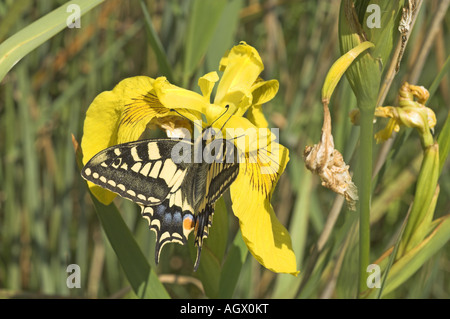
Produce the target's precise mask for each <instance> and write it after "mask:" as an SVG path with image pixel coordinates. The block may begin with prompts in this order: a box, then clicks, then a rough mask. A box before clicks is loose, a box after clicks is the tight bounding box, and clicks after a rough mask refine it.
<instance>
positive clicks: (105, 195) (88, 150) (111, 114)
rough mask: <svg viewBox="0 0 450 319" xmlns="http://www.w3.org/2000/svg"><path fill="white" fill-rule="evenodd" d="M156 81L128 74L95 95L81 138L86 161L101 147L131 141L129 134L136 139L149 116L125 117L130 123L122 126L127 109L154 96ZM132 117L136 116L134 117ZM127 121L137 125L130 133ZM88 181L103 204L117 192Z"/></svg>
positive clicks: (134, 125) (84, 160)
mask: <svg viewBox="0 0 450 319" xmlns="http://www.w3.org/2000/svg"><path fill="white" fill-rule="evenodd" d="M153 81H154V80H153V79H151V78H149V77H145V76H138V77H133V78H128V79H125V80H123V81H121V82H120V83H119V84H117V85H116V86H115V87H114V89H113V90H112V91H106V92H103V93H101V94H100V95H98V96H97V97H96V98H95V99H94V101H93V102H92V103H91V105H90V106H89V108H88V110H87V112H86V119H85V121H84V128H83V137H82V140H81V148H82V150H83V164H86V163H87V162H88V161H89V160H90V159H91V158H92V157H93V156H94V155H95V154H97V153H98V152H100V151H101V150H103V149H105V148H107V147H110V146H112V145H116V144H118V143H122V142H124V141H127V138H128V139H129V140H133V138H134V137H136V136H137V137H139V136H140V135H141V134H142V132H143V131H144V129H145V126H146V125H147V122H148V121H146V120H147V119H146V118H144V119H143V121H139V120H137V119H141V118H140V117H139V116H137V117H134V116H131V117H129V118H128V120H125V122H126V123H122V124H124V127H120V128H119V125H120V123H121V122H124V120H123V119H124V112H126V108H127V105H128V104H129V103H130V102H133V101H137V100H138V101H143V100H146V99H152V96H154V93H153V85H152V84H153ZM136 99H137V100H136ZM138 113H139V112H138ZM125 118H126V117H125ZM132 118H133V119H135V120H134V121H131V120H130V119H132ZM127 125H132V126H133V134H128V132H127V129H126V126H127ZM128 131H129V130H128ZM137 137H136V138H135V139H137ZM88 184H89V187H90V189H91V191H92V193H93V194H94V195H95V196H96V197H97V198H98V199H99V200H100V201H101V202H102V203H103V204H109V203H111V201H112V200H113V199H114V197H115V196H116V195H115V194H114V193H111V192H110V191H107V190H105V189H103V188H101V187H98V186H95V185H94V184H92V183H88Z"/></svg>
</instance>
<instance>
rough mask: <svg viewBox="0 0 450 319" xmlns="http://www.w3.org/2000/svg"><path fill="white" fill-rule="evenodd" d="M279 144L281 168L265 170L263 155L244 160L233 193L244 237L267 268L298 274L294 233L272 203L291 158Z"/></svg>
mask: <svg viewBox="0 0 450 319" xmlns="http://www.w3.org/2000/svg"><path fill="white" fill-rule="evenodd" d="M278 146H279V148H280V150H279V156H278V159H277V163H276V164H277V169H276V170H275V171H274V172H273V171H272V170H269V171H265V172H264V171H263V170H262V168H263V165H261V160H260V159H259V158H258V160H257V162H256V163H250V162H247V163H245V164H241V166H240V171H239V175H238V177H237V179H236V181H235V182H234V183H233V184H232V185H231V187H230V194H231V200H232V202H233V205H232V208H233V212H234V214H235V215H236V217H238V218H239V225H240V228H241V233H242V237H243V239H244V241H245V243H246V245H247V247H248V249H249V250H250V252H251V253H252V255H253V256H254V257H255V258H256V259H257V260H258V261H259V262H260V263H261V264H262V265H263V266H264V267H266V268H267V269H270V270H272V271H274V272H277V273H289V274H292V275H295V276H296V275H297V274H298V272H299V271H298V270H297V264H296V258H295V254H294V252H293V250H292V243H291V238H290V235H289V233H288V231H287V230H286V228H285V227H284V226H283V225H282V224H281V223H280V222H279V220H278V219H277V217H276V215H275V213H274V210H273V208H272V205H271V204H270V198H271V195H272V192H273V189H274V187H275V184H276V183H277V181H278V178H279V176H280V175H281V173H282V172H283V171H284V169H285V167H286V164H287V162H288V160H289V156H288V151H287V149H286V148H284V147H283V146H281V145H278ZM269 156H270V155H269ZM258 157H259V154H258ZM271 171H272V173H268V172H271Z"/></svg>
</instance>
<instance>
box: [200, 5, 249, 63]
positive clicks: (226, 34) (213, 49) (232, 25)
mask: <svg viewBox="0 0 450 319" xmlns="http://www.w3.org/2000/svg"><path fill="white" fill-rule="evenodd" d="M242 5H243V3H242V0H231V1H229V2H227V5H226V6H225V8H224V10H223V14H222V16H221V17H220V19H219V23H218V25H217V28H216V31H215V32H214V35H213V36H212V38H211V41H210V43H209V47H208V51H207V52H206V57H205V60H206V69H207V70H208V71H211V70H216V69H217V68H218V66H219V62H220V59H221V58H222V57H223V55H224V54H225V52H226V51H227V50H229V49H230V48H231V47H232V46H233V40H234V38H235V34H236V30H237V27H238V24H239V11H240V10H241V8H242Z"/></svg>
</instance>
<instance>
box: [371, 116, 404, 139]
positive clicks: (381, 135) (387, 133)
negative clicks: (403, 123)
mask: <svg viewBox="0 0 450 319" xmlns="http://www.w3.org/2000/svg"><path fill="white" fill-rule="evenodd" d="M398 128H399V126H398V123H397V121H396V120H395V119H390V120H389V122H388V124H387V125H386V127H385V128H384V129H382V130H381V131H379V132H378V133H376V134H375V139H376V141H377V144H379V143H382V142H385V141H387V140H388V139H389V138H390V137H391V135H392V133H393V132H394V131H398Z"/></svg>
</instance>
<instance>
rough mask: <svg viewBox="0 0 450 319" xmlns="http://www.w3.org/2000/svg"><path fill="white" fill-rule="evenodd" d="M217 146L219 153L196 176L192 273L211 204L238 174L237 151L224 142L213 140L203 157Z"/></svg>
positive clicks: (199, 250) (204, 236)
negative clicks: (220, 150)
mask: <svg viewBox="0 0 450 319" xmlns="http://www.w3.org/2000/svg"><path fill="white" fill-rule="evenodd" d="M217 146H219V148H222V153H218V154H215V158H214V159H213V160H212V162H211V163H205V162H204V163H202V164H201V165H200V166H199V168H198V172H197V174H196V175H197V176H198V179H197V181H196V182H197V183H196V187H195V193H194V203H197V204H196V206H195V209H194V211H196V212H198V213H197V214H196V215H195V220H194V222H195V230H194V232H195V245H196V246H197V258H196V261H195V265H194V270H197V268H198V265H199V263H200V255H201V250H202V246H203V240H204V239H205V238H207V237H208V234H209V227H211V225H212V219H213V215H214V205H215V202H216V201H217V200H218V199H219V198H220V197H221V196H222V195H223V193H225V192H226V190H227V189H228V188H229V187H230V186H231V184H232V183H233V182H234V181H235V180H236V177H237V175H238V173H239V162H238V159H237V157H238V151H237V149H236V147H235V145H234V143H232V142H230V141H227V140H225V139H223V140H220V139H217V140H214V141H213V142H212V143H210V144H208V145H206V146H205V151H204V154H205V153H206V154H210V153H211V152H210V149H211V148H214V147H217Z"/></svg>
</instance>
